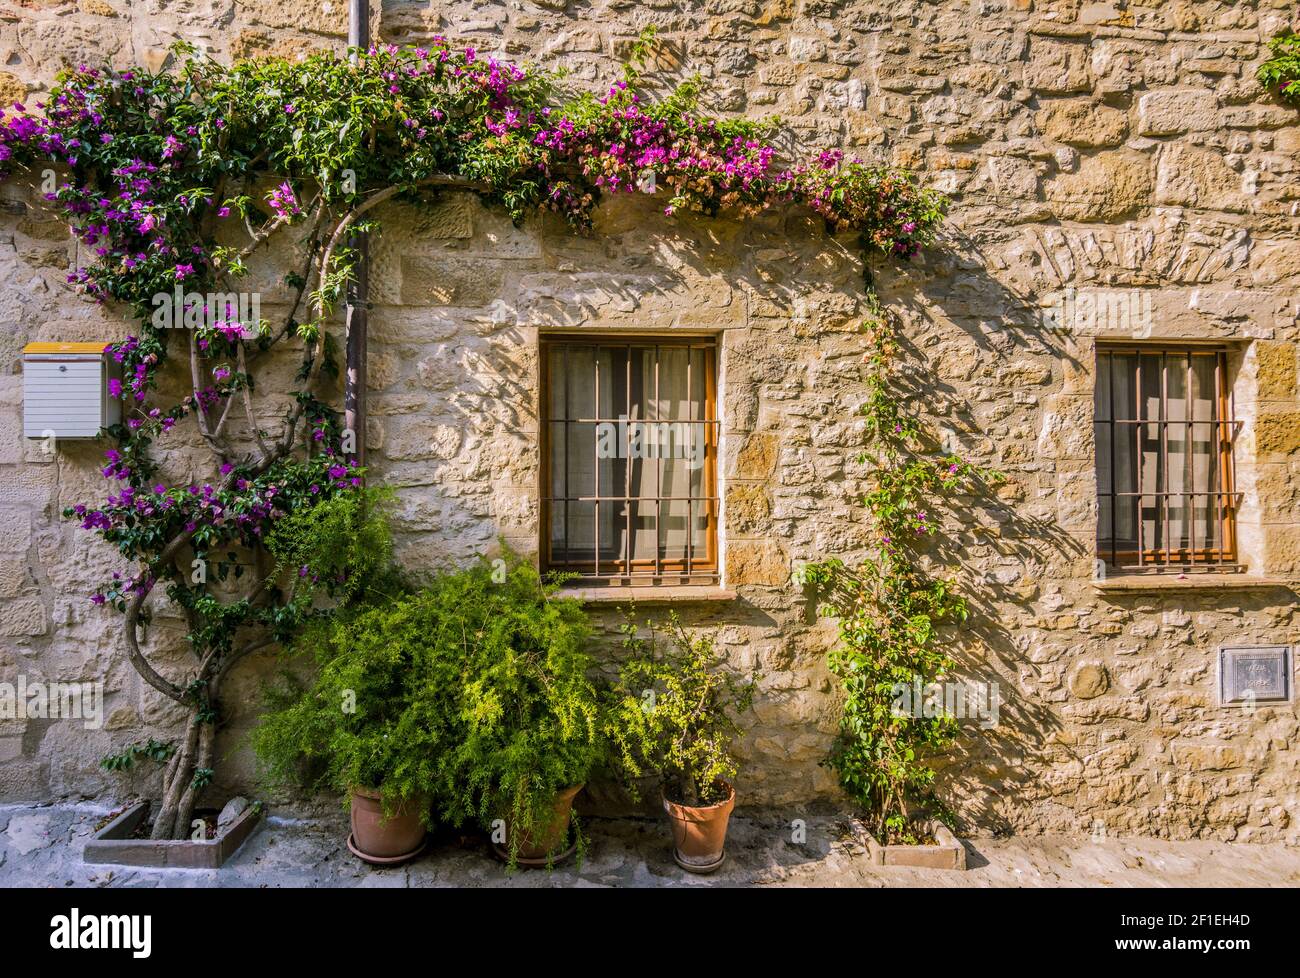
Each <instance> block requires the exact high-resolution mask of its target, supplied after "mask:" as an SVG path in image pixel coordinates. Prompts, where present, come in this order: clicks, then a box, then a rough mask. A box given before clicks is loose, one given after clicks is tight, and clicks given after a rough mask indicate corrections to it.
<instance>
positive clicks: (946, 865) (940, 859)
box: [851, 818, 966, 869]
mask: <svg viewBox="0 0 1300 978" xmlns="http://www.w3.org/2000/svg"><path fill="white" fill-rule="evenodd" d="M851 824H852V826H853V834H854V835H856V836H857V837H858V841H859V842H861V843H862V845H863V846H864V847H866V850H867V854H868V855H869V856H870V857H871V862H872V863H873V864H874V865H876V866H909V867H912V868H915V869H965V868H966V847H965V846H963V845H962V844H961V842H959V841H958V840H957V837H956V836H955V835H953V834H952V830H951V829H949V828H948V826H946V825H944V824H943V823H942V822H931V823H930V834H931V835H933V836H934V837H935V839H937V840H938V844H937V845H932V846H902V845H892V846H886V845H881V844H880V843H879V842H877V841H876V837H875V836H874V835H872V834H871V831H870V830H869V829H868V828H867V827H866V826H865V825H863V824H862V822H860V821H859V820H858V819H856V818H855V819H853V820H852V822H851Z"/></svg>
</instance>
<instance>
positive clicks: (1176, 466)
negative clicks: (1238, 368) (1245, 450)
mask: <svg viewBox="0 0 1300 978" xmlns="http://www.w3.org/2000/svg"><path fill="white" fill-rule="evenodd" d="M1094 406H1095V411H1094V431H1095V433H1096V444H1097V488H1098V494H1099V503H1100V505H1099V507H1098V511H1099V512H1098V517H1099V518H1098V523H1097V552H1098V557H1099V559H1108V562H1109V565H1110V567H1111V568H1112V569H1114V570H1121V571H1136V572H1147V573H1152V572H1154V573H1161V572H1168V571H1171V570H1172V571H1177V572H1179V573H1186V572H1189V571H1218V572H1223V571H1239V570H1240V569H1241V568H1240V566H1239V565H1238V563H1237V544H1236V510H1237V503H1238V498H1239V494H1238V493H1237V491H1236V488H1235V483H1234V473H1233V446H1234V444H1235V442H1236V437H1237V434H1238V431H1239V428H1240V422H1238V421H1237V420H1236V418H1235V416H1234V411H1233V400H1232V395H1231V393H1230V389H1229V384H1228V358H1227V351H1226V350H1224V349H1221V348H1207V347H1192V346H1186V347H1177V346H1161V347H1150V346H1134V347H1123V346H1110V345H1106V346H1101V345H1099V346H1098V348H1097V384H1096V387H1095V397H1094Z"/></svg>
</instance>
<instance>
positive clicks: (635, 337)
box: [538, 333, 722, 587]
mask: <svg viewBox="0 0 1300 978" xmlns="http://www.w3.org/2000/svg"><path fill="white" fill-rule="evenodd" d="M539 346H540V357H539V366H538V373H539V380H540V383H539V393H540V401H539V410H538V418H539V419H540V425H539V429H540V431H539V439H540V446H541V481H540V486H539V488H540V498H541V519H540V532H541V538H540V541H539V543H540V547H539V550H538V553H539V554H540V555H541V567H542V570H543V571H555V572H559V573H564V574H577V575H578V579H577V580H576V581H575V582H574V583H576V584H581V585H584V586H600V585H606V586H610V587H629V586H643V587H676V586H682V585H699V586H715V587H716V586H717V584H718V583H719V580H720V574H719V559H718V555H719V546H718V526H719V511H720V508H721V502H722V501H721V495H720V493H719V490H718V464H717V463H718V441H719V435H720V432H721V427H722V424H721V420H720V419H719V417H718V403H717V385H718V349H719V345H718V342H717V339H716V338H715V337H712V336H656V335H646V334H628V335H626V336H624V335H610V334H601V335H594V336H593V335H584V334H581V333H543V334H542V335H541V337H540V344H539ZM574 346H580V347H587V348H590V349H592V350H593V351H599V350H602V349H611V348H612V349H626V350H628V351H631V350H632V349H633V348H639V349H654V350H655V371H654V376H655V387H656V390H655V403H656V404H658V401H659V397H658V384H659V366H660V358H659V353H658V351H659V350H660V349H669V348H674V349H683V348H685V349H689V350H692V351H695V350H700V351H702V353H703V361H704V365H703V367H702V368H701V369H703V370H704V379H705V382H704V403H703V412H702V413H703V417H702V418H694V417H691V418H687V419H676V420H677V421H683V420H684V421H686V422H688V423H689V424H691V425H702V426H703V428H704V455H703V460H704V464H703V477H702V479H701V492H702V494H701V495H698V496H696V495H693V494H691V491H690V489H689V488H688V490H687V495H686V496H685V497H680V496H673V497H666V496H663V495H660V494H659V493H661V491H662V488H663V486H662V480H663V473H662V459H658V458H657V459H655V460H654V461H655V463H656V473H655V490H656V495H653V496H635V497H634V496H632V495H631V488H630V482H631V478H632V465H631V464H630V463H631V461H632V460H631V459H630V458H629V459H628V462H629V464H628V465H627V466H626V467H625V469H626V471H625V473H624V492H623V494H622V495H603V496H602V495H600V490H601V486H600V481H599V476H597V481H596V484H595V490H596V494H595V495H593V496H589V497H588V496H569V495H568V487H567V485H566V487H565V489H564V493H565V494H564V495H563V496H554V495H553V494H552V490H553V484H552V481H551V430H552V426H553V425H555V424H563V425H564V430H565V432H566V433H567V431H568V426H569V425H571V424H600V423H603V422H613V423H618V420H619V419H618V418H601V417H599V416H597V417H594V418H578V417H563V418H558V417H556V418H553V417H551V397H550V392H551V381H552V378H551V356H550V354H551V351H552V350H553V349H555V348H557V347H560V348H569V347H574ZM694 360H695V358H694V356H693V355H688V356H687V390H688V393H689V390H690V384H691V379H690V377H691V371H692V369H694ZM625 362H626V365H627V366H626V369H627V371H628V380H627V382H626V383H625V386H626V387H627V388H628V390H627V397H628V398H629V399H630V398H631V386H632V385H631V370H632V367H631V364H632V358H631V357H630V356H628V357H626V358H625ZM566 367H567V364H566ZM595 390H596V397H597V401H596V405H597V415H599V390H600V388H599V375H598V376H597V379H596V387H595ZM565 400H566V403H565V407H564V409H563V413H564V414H565V415H566V416H567V415H569V414H572V413H573V412H572V411H571V410H570V408H569V406H568V403H567V401H568V395H567V385H566V398H565ZM691 413H692V414H694V411H692V412H691ZM660 421H661V419H658V418H653V419H652V418H645V419H643V420H642V423H647V424H655V423H659V422H660ZM691 430H692V431H693V429H691ZM630 437H631V432H630V428H629V438H630ZM566 444H567V436H566ZM692 447H693V442H692ZM597 471H599V466H598V467H597ZM683 499H684V500H685V501H686V502H687V513H688V515H687V531H686V547H687V549H686V557H685V558H674V559H671V560H670V559H664V558H662V557H661V556H660V553H659V528H660V520H661V518H662V513H663V503H665V502H674V501H682V500H683ZM575 501H582V502H592V503H594V510H595V518H596V532H595V536H594V540H593V545H592V559H591V560H590V561H557V560H555V559H554V557H553V555H552V550H551V548H552V536H551V525H552V515H553V511H554V510H555V509H556V508H557V507H558V506H559V505H566V506H567V504H568V503H570V502H575ZM629 501H632V502H636V503H638V504H650V505H653V506H654V511H655V554H654V557H653V558H635V559H633V560H632V561H631V566H630V567H628V566H627V565H628V561H627V560H626V559H619V558H614V559H611V560H603V559H601V556H600V522H599V519H600V508H601V506H602V505H621V506H623V508H624V509H625V515H626V519H627V523H626V524H625V530H624V532H625V533H626V534H627V539H628V540H629V541H630V540H631V539H632V537H633V531H632V528H631V522H632V512H631V508H630V507H628V506H627V503H628V502H629ZM696 506H700V507H701V508H702V510H703V515H704V517H705V519H706V527H705V537H704V548H705V553H704V555H703V557H701V556H699V555H697V554H696V552H695V542H694V538H695V533H694V529H695V528H694V526H693V523H694V520H695V516H696V512H697V510H696ZM569 549H570V548H569V547H568V546H567V545H566V547H565V551H566V553H567V552H568V551H569Z"/></svg>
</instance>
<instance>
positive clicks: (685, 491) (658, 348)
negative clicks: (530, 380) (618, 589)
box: [541, 336, 718, 585]
mask: <svg viewBox="0 0 1300 978" xmlns="http://www.w3.org/2000/svg"><path fill="white" fill-rule="evenodd" d="M716 353H717V350H716V346H715V344H714V342H713V341H712V340H711V339H705V338H700V337H692V338H690V339H676V338H673V339H669V338H635V339H624V338H622V337H601V338H588V337H574V336H554V337H551V336H547V337H543V340H542V402H541V403H542V409H543V410H542V413H543V422H542V438H543V444H542V465H543V472H542V486H543V492H542V501H543V502H542V510H543V511H542V534H543V537H542V554H543V557H544V564H545V567H546V568H547V569H549V570H556V571H564V572H572V573H577V574H579V575H580V576H581V578H582V579H583V580H584V582H587V583H593V584H595V583H600V584H614V585H631V584H641V585H656V584H715V583H717V581H718V544H717V526H718V489H717V476H716V457H717V446H718V417H717V407H716Z"/></svg>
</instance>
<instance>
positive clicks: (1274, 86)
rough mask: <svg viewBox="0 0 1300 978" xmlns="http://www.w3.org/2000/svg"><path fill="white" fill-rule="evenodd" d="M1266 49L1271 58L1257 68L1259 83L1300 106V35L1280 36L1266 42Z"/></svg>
mask: <svg viewBox="0 0 1300 978" xmlns="http://www.w3.org/2000/svg"><path fill="white" fill-rule="evenodd" d="M1268 49H1269V51H1270V53H1271V54H1272V57H1271V58H1269V59H1268V60H1267V61H1265V62H1264V63H1263V64H1262V65H1260V66H1259V71H1258V73H1257V74H1256V77H1257V78H1258V79H1259V83H1260V84H1261V85H1263V86H1264V87H1265V88H1268V89H1271V90H1272V91H1275V92H1276V93H1277V94H1278V95H1280V96H1281V97H1282V98H1284V99H1286V100H1287V101H1289V102H1294V103H1296V104H1300V34H1280V35H1278V36H1277V37H1275V38H1273V40H1271V41H1269V42H1268Z"/></svg>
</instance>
